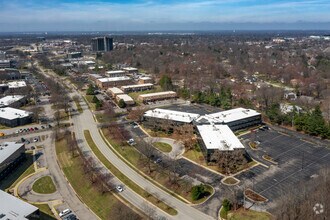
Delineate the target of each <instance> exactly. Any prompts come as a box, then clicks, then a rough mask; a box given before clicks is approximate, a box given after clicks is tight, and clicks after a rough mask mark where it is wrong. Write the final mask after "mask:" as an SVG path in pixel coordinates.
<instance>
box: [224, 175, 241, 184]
mask: <svg viewBox="0 0 330 220" xmlns="http://www.w3.org/2000/svg"><path fill="white" fill-rule="evenodd" d="M239 182H240V181H239V180H238V179H236V178H235V177H232V176H229V177H226V178H223V179H222V180H221V183H223V184H224V185H227V186H235V185H237V184H238V183H239Z"/></svg>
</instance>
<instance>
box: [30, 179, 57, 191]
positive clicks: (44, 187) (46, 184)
mask: <svg viewBox="0 0 330 220" xmlns="http://www.w3.org/2000/svg"><path fill="white" fill-rule="evenodd" d="M32 189H33V191H35V192H36V193H41V194H50V193H54V192H56V187H55V185H54V182H53V180H52V178H51V177H50V176H43V177H41V178H39V179H38V180H37V181H35V182H34V183H33V186H32Z"/></svg>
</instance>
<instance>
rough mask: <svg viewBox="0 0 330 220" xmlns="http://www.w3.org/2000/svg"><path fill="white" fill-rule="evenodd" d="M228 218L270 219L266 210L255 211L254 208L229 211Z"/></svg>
mask: <svg viewBox="0 0 330 220" xmlns="http://www.w3.org/2000/svg"><path fill="white" fill-rule="evenodd" d="M228 219H230V220H254V219H258V220H270V219H272V217H271V215H270V214H268V213H267V212H257V211H254V210H244V209H242V208H241V209H238V210H236V211H230V212H229V213H228Z"/></svg>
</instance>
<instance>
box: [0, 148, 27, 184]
mask: <svg viewBox="0 0 330 220" xmlns="http://www.w3.org/2000/svg"><path fill="white" fill-rule="evenodd" d="M24 158H25V146H24V144H23V143H15V142H4V143H1V144H0V180H1V179H3V178H5V177H6V176H7V175H8V173H10V172H11V171H12V170H13V169H14V168H15V167H17V165H18V164H19V163H20V162H21V161H22V160H23V159H24Z"/></svg>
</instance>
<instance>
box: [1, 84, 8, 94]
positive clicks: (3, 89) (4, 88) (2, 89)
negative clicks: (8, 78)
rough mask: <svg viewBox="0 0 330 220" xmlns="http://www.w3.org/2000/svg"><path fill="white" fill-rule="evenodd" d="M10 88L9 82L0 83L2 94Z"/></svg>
mask: <svg viewBox="0 0 330 220" xmlns="http://www.w3.org/2000/svg"><path fill="white" fill-rule="evenodd" d="M8 89H9V87H8V85H7V84H0V94H3V93H4V92H5V91H7V90H8Z"/></svg>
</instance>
